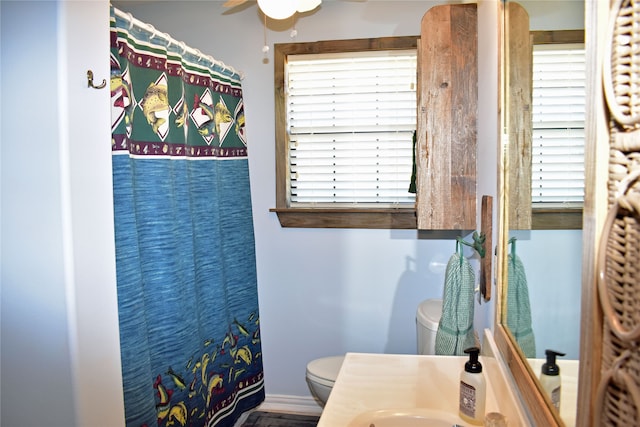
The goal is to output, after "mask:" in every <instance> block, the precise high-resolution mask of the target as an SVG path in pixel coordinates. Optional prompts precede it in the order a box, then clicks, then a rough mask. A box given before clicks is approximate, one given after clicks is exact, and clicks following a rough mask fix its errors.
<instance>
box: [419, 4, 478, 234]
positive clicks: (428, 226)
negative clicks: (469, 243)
mask: <svg viewBox="0 0 640 427" xmlns="http://www.w3.org/2000/svg"><path fill="white" fill-rule="evenodd" d="M477 22H478V19H477V5H476V4H463V5H440V6H435V7H433V8H431V9H429V11H427V13H426V14H425V15H424V17H423V18H422V24H421V41H420V50H419V55H420V63H419V70H418V73H419V81H420V85H419V93H418V133H417V163H418V191H417V194H416V196H417V202H416V203H417V205H416V210H417V223H418V229H423V230H474V229H475V228H476V212H477V203H478V202H477V194H476V193H477V179H476V157H477V156H476V153H477V152H476V150H477V141H476V138H477V127H476V117H477V105H478V60H477V52H478V31H477V27H478V24H477Z"/></svg>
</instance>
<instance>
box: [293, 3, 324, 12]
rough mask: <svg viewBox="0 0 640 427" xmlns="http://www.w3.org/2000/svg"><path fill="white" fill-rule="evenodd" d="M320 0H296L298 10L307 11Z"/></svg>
mask: <svg viewBox="0 0 640 427" xmlns="http://www.w3.org/2000/svg"><path fill="white" fill-rule="evenodd" d="M320 3H322V0H298V12H300V13H303V12H309V11H311V10H313V9H315V8H316V7H318V6H320Z"/></svg>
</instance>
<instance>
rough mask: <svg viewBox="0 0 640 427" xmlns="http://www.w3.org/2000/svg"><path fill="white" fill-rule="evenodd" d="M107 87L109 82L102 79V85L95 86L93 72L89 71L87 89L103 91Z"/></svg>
mask: <svg viewBox="0 0 640 427" xmlns="http://www.w3.org/2000/svg"><path fill="white" fill-rule="evenodd" d="M106 85H107V81H106V80H105V79H102V83H100V84H99V85H98V86H96V85H95V84H93V71H91V70H87V87H92V88H94V89H102V88H103V87H105V86H106Z"/></svg>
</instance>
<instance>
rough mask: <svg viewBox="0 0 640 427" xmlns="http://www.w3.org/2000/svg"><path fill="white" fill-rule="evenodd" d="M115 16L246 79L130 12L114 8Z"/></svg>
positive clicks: (236, 71) (220, 62) (233, 69)
mask: <svg viewBox="0 0 640 427" xmlns="http://www.w3.org/2000/svg"><path fill="white" fill-rule="evenodd" d="M113 10H114V12H115V14H116V15H117V16H118V17H120V18H122V19H124V20H128V21H129V28H130V29H131V28H132V27H133V26H134V25H136V26H138V27H140V28H144V29H146V30H148V31H150V32H151V33H152V34H153V35H156V34H160V35H162V36H163V37H165V38H166V39H167V41H168V42H169V43H170V44H177V45H180V46H181V47H182V48H183V49H184V50H186V51H187V52H189V53H191V54H193V55H197V56H201V57H203V58H206V59H208V60H209V61H211V62H212V63H214V64H215V65H218V66H219V67H222V68H223V69H224V70H227V71H230V72H232V73H235V74H237V75H238V76H240V80H243V79H244V74H243V73H242V72H240V71H238V70H236V69H235V68H233V67H231V66H229V65H227V64H225V63H224V62H222V61H219V60H217V59H215V58H214V57H213V56H211V55H206V54H204V53H202V52H201V51H200V50H198V49H195V48H192V47H190V46H187V45H186V43H185V42H182V41H178V40H176V39H174V38H173V37H171V36H170V35H169V34H167V33H163V32H162V31H158V30H156V28H155V27H154V26H153V25H151V24H147V23H146V22H142V21H140V20H139V19H137V18H135V17H134V16H133V15H132V14H131V13H130V12H123V11H121V10H120V9H118V8H117V7H114V8H113Z"/></svg>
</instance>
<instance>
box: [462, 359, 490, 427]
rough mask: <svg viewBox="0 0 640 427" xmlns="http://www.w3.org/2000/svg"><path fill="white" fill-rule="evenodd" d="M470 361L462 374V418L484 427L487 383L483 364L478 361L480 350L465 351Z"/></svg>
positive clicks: (465, 365)
mask: <svg viewBox="0 0 640 427" xmlns="http://www.w3.org/2000/svg"><path fill="white" fill-rule="evenodd" d="M464 352H465V353H467V354H468V355H469V360H468V361H467V362H466V363H465V364H464V371H462V372H461V373H460V418H462V419H463V420H465V421H467V422H469V423H471V424H477V425H482V423H483V421H484V408H485V401H486V381H485V379H484V375H483V373H482V364H481V363H480V361H479V360H478V355H479V354H480V349H479V348H478V347H471V348H468V349H466V350H465V351H464Z"/></svg>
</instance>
